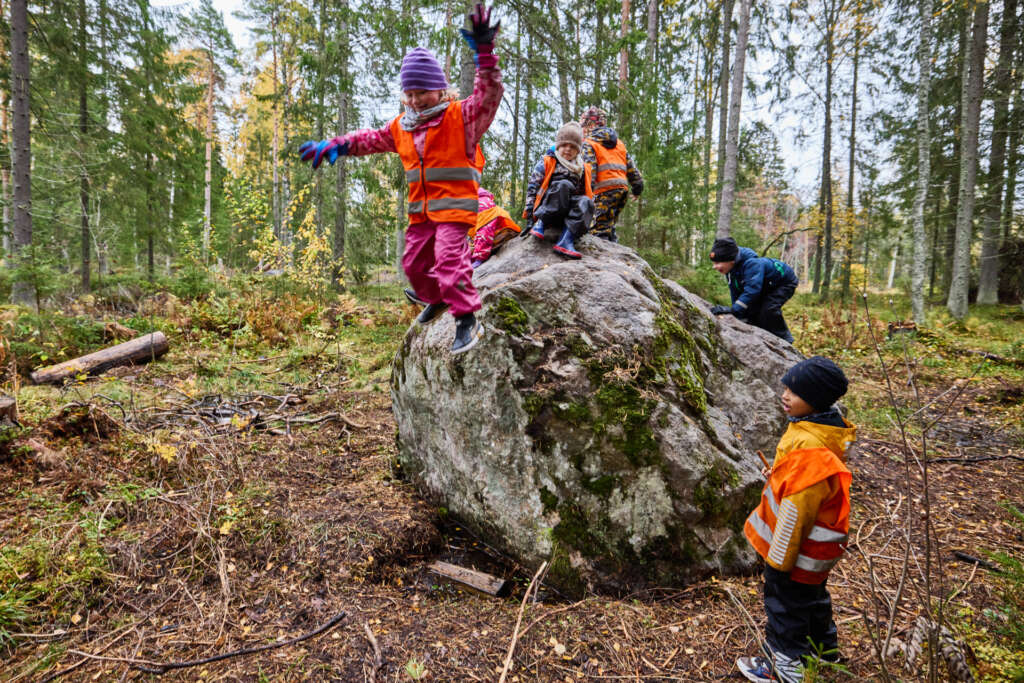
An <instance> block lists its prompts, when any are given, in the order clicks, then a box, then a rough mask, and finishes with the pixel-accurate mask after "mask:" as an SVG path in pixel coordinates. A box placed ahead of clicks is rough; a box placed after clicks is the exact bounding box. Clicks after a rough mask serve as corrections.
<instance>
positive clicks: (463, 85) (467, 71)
mask: <svg viewBox="0 0 1024 683" xmlns="http://www.w3.org/2000/svg"><path fill="white" fill-rule="evenodd" d="M473 3H474V0H466V3H465V6H464V7H463V9H464V10H465V12H464V14H463V16H469V13H470V12H472V11H473ZM463 23H464V24H466V27H467V28H468V27H469V23H468V22H466V21H463ZM459 43H460V44H461V45H462V49H460V50H459V97H461V98H463V99H465V98H467V97H469V96H470V95H472V94H473V77H474V76H475V75H476V71H475V69H474V67H475V66H476V64H475V62H474V61H473V52H472V51H471V50H470V49H469V46H468V45H466V44H465V43H464V42H463V41H461V40H460V41H459Z"/></svg>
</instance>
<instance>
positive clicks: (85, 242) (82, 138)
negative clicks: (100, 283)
mask: <svg viewBox="0 0 1024 683" xmlns="http://www.w3.org/2000/svg"><path fill="white" fill-rule="evenodd" d="M85 16H86V14H85V0H78V134H79V140H78V155H79V162H80V163H81V168H80V170H79V174H80V177H79V189H78V202H79V204H78V206H79V218H80V221H81V227H82V235H81V240H82V245H81V247H82V248H81V253H82V291H83V292H88V291H89V289H90V282H89V275H90V269H91V264H90V258H89V246H90V245H89V240H90V237H89V171H88V166H87V165H86V163H85V157H86V152H87V145H86V136H87V135H88V134H89V91H88V82H89V63H88V55H89V46H88V44H87V42H86V41H87V37H88V34H87V33H86V23H85Z"/></svg>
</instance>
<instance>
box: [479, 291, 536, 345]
mask: <svg viewBox="0 0 1024 683" xmlns="http://www.w3.org/2000/svg"><path fill="white" fill-rule="evenodd" d="M487 313H488V314H489V315H491V316H493V318H494V324H495V325H497V326H498V327H500V328H501V329H503V330H505V331H506V332H508V333H509V334H514V335H517V336H520V337H521V336H523V335H524V334H526V333H527V332H529V331H530V318H529V316H527V315H526V311H524V310H523V307H522V306H520V305H519V302H518V301H516V300H515V299H513V298H511V297H508V296H503V297H501V298H500V299H498V300H497V301H496V302H495V303H493V304H491V305H490V306H489V307H488V309H487Z"/></svg>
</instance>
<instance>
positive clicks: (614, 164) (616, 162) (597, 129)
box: [580, 107, 644, 242]
mask: <svg viewBox="0 0 1024 683" xmlns="http://www.w3.org/2000/svg"><path fill="white" fill-rule="evenodd" d="M580 125H581V126H583V133H584V135H585V136H586V139H585V140H584V141H583V161H584V162H586V163H587V164H588V165H589V166H591V168H592V171H591V175H592V176H593V179H594V227H592V228H591V229H590V232H591V234H593V235H595V236H596V237H600V238H602V239H606V240H608V241H610V242H618V241H619V237H618V235H617V234H616V232H615V223H616V221H618V220H619V214H620V213H621V212H622V209H623V207H624V206H626V199H628V198H629V193H630V192H632V193H633V196H634V197H639V196H640V193H641V192H643V191H644V179H643V176H642V175H640V169H638V168H637V167H636V164H635V163H633V157H631V156H630V155H629V152H627V151H626V146H625V145H624V144H622V140H620V139H619V134H618V133H616V132H615V129H614V128H611V127H609V126H608V115H607V114H605V112H604V110H603V109H600V108H598V107H590V108H589V109H587V110H586V111H585V112H583V116H582V117H581V118H580Z"/></svg>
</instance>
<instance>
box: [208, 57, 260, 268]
mask: <svg viewBox="0 0 1024 683" xmlns="http://www.w3.org/2000/svg"><path fill="white" fill-rule="evenodd" d="M207 58H208V59H209V61H210V63H209V73H208V74H207V78H208V81H207V84H206V169H205V171H204V173H203V261H204V262H205V261H206V260H207V258H208V257H209V254H210V231H211V229H212V228H211V226H212V208H211V207H212V206H213V201H212V200H213V88H214V78H215V77H216V72H215V70H214V66H213V48H212V47H211V48H210V54H209V55H207ZM274 158H275V160H276V158H277V157H276V156H275V157H274Z"/></svg>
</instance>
